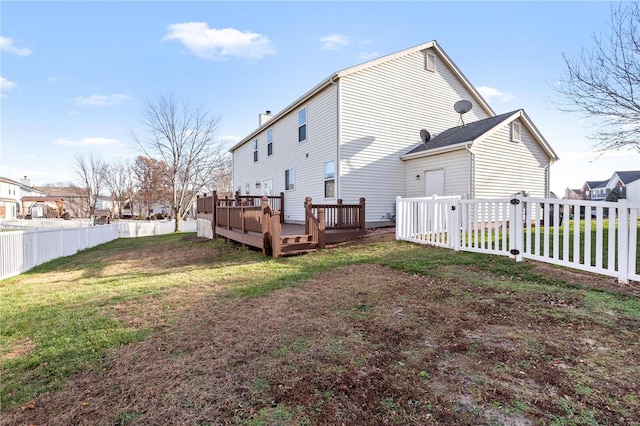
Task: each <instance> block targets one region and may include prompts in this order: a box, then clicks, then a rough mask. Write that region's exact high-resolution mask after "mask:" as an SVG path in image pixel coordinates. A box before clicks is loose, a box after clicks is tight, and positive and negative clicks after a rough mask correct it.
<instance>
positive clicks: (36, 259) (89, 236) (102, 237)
mask: <svg viewBox="0 0 640 426" xmlns="http://www.w3.org/2000/svg"><path fill="white" fill-rule="evenodd" d="M116 238H118V225H101V226H85V227H77V228H34V229H28V230H19V231H4V232H0V253H2V255H1V256H0V279H4V278H8V277H12V276H14V275H18V274H21V273H22V272H24V271H26V270H28V269H31V268H33V267H34V266H38V265H40V264H42V263H45V262H48V261H50V260H53V259H56V258H58V257H63V256H70V255H72V254H75V253H77V252H78V251H80V250H84V249H87V248H91V247H95V246H97V245H100V244H104V243H107V242H109V241H112V240H115V239H116Z"/></svg>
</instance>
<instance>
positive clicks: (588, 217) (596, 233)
mask: <svg viewBox="0 0 640 426" xmlns="http://www.w3.org/2000/svg"><path fill="white" fill-rule="evenodd" d="M638 210H640V203H628V202H627V201H626V200H619V201H618V202H617V203H616V202H603V201H584V200H559V199H546V198H528V197H523V196H522V195H518V196H514V197H511V198H500V199H475V200H463V199H460V198H458V197H444V198H400V197H398V199H397V201H396V239H399V240H406V241H412V242H416V243H421V244H429V245H435V246H439V247H448V248H451V249H454V250H464V251H474V252H481V253H490V254H497V255H504V256H510V257H512V258H515V259H516V260H517V261H521V260H522V259H533V260H537V261H541V262H547V263H553V264H556V265H561V266H566V267H570V268H575V269H580V270H584V271H588V272H593V273H597V274H603V275H608V276H612V277H616V278H618V281H619V282H622V283H627V282H628V280H630V279H631V280H635V281H640V270H638V259H637V254H638V253H637V244H638V238H639V235H638ZM574 218H575V220H574Z"/></svg>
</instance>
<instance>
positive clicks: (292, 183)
mask: <svg viewBox="0 0 640 426" xmlns="http://www.w3.org/2000/svg"><path fill="white" fill-rule="evenodd" d="M295 187H296V173H295V170H294V169H288V170H285V171H284V189H286V190H287V191H288V190H290V189H294V188H295Z"/></svg>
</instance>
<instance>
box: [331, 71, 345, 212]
mask: <svg viewBox="0 0 640 426" xmlns="http://www.w3.org/2000/svg"><path fill="white" fill-rule="evenodd" d="M335 78H336V76H332V77H331V79H330V80H329V84H333V85H335V86H336V200H338V199H340V198H342V191H341V181H342V179H341V176H340V138H341V136H342V134H341V129H340V85H339V84H338V83H336V82H335V81H334V79H335Z"/></svg>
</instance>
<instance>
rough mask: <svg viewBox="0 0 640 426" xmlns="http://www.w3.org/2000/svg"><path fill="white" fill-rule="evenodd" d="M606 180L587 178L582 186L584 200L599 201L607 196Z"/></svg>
mask: <svg viewBox="0 0 640 426" xmlns="http://www.w3.org/2000/svg"><path fill="white" fill-rule="evenodd" d="M606 184H607V181H606V180H588V181H586V182H585V183H584V185H583V186H582V192H583V193H584V199H585V200H592V201H601V200H604V199H605V198H606V197H607V189H606V187H605V186H606Z"/></svg>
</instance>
